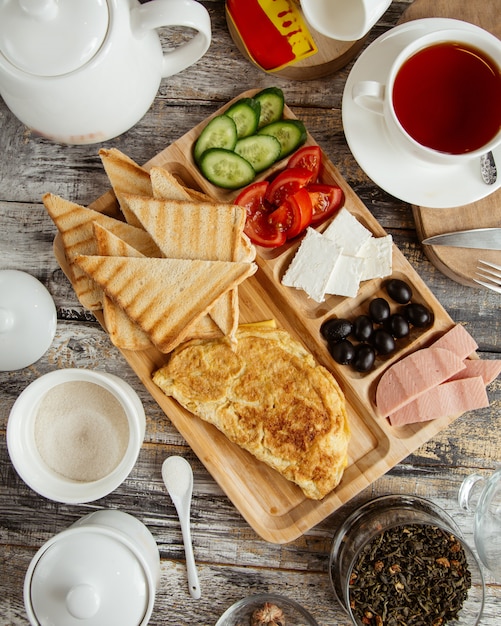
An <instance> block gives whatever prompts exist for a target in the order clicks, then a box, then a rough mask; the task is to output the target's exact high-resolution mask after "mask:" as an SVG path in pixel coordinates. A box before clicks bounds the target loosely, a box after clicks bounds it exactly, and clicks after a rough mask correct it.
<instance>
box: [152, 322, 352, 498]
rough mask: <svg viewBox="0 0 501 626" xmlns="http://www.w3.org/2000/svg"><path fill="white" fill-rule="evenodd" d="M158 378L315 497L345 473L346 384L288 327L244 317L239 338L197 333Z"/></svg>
mask: <svg viewBox="0 0 501 626" xmlns="http://www.w3.org/2000/svg"><path fill="white" fill-rule="evenodd" d="M153 381H154V382H155V384H156V385H158V386H159V387H160V388H161V389H162V390H163V392H164V393H165V394H167V395H168V396H172V397H173V398H174V399H175V400H177V402H179V404H181V406H183V407H184V408H185V409H187V410H188V411H190V412H191V413H193V414H195V415H197V416H198V417H200V418H201V419H203V420H205V421H207V422H209V423H211V424H214V425H215V426H216V427H217V428H218V429H219V430H220V431H221V432H223V433H224V434H225V435H226V437H228V439H229V440H230V441H232V442H233V443H235V444H237V445H239V446H241V447H242V448H243V449H245V450H247V451H248V452H250V453H251V454H253V455H254V456H255V457H256V458H257V459H259V460H260V461H263V462H264V463H267V464H268V465H269V466H271V467H272V468H274V469H275V470H276V471H278V472H279V473H280V474H281V475H282V476H284V477H285V478H287V479H288V480H290V481H292V482H294V483H296V484H297V485H298V486H299V487H300V488H301V489H302V491H303V493H304V494H305V496H306V497H307V498H311V499H314V500H320V499H322V498H323V497H324V496H325V495H326V494H328V493H329V492H330V491H332V490H333V489H334V488H335V487H336V486H337V485H338V484H339V482H340V481H341V478H342V475H343V472H344V469H345V467H346V465H347V462H348V444H349V440H350V428H349V424H348V417H347V413H346V405H345V398H344V395H343V392H342V391H341V389H340V387H339V385H338V383H337V381H336V380H335V379H334V377H333V376H332V374H331V373H330V372H329V371H328V370H327V369H325V368H324V367H322V366H321V365H318V364H317V363H316V362H315V360H314V358H313V356H312V355H311V354H310V353H309V352H308V351H307V350H306V349H305V348H304V347H303V346H302V345H301V344H300V343H299V342H298V341H296V340H295V339H294V338H293V337H291V335H290V334H289V333H288V332H287V331H285V330H281V329H276V328H270V327H265V326H259V325H258V326H253V325H249V326H247V327H246V326H245V325H244V326H241V327H239V329H238V331H237V343H236V345H232V344H231V343H230V342H229V341H228V340H227V339H225V338H219V339H193V340H191V341H188V342H186V343H184V344H182V345H180V346H178V347H177V348H176V349H175V350H174V351H173V352H172V354H171V357H170V359H169V362H168V363H167V364H166V365H164V366H163V367H162V368H160V369H159V370H157V371H156V372H155V373H154V374H153Z"/></svg>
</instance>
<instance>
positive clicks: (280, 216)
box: [268, 187, 312, 239]
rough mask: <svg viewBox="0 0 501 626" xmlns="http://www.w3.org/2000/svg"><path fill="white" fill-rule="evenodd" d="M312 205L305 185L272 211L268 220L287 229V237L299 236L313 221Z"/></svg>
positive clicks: (284, 229)
mask: <svg viewBox="0 0 501 626" xmlns="http://www.w3.org/2000/svg"><path fill="white" fill-rule="evenodd" d="M311 215H312V207H311V199H310V194H309V193H308V191H307V190H306V188H305V187H301V189H299V191H296V193H294V194H292V195H291V196H289V197H288V198H286V199H285V200H284V202H283V203H282V204H281V205H280V206H279V207H278V209H275V210H274V211H273V212H272V213H270V215H269V217H268V221H269V223H270V224H272V225H275V226H276V227H277V228H280V229H281V230H283V231H285V234H286V237H287V239H292V238H293V237H297V235H299V234H300V233H302V232H303V230H304V229H305V228H306V227H307V226H309V224H310V222H311Z"/></svg>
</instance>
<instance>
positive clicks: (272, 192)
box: [265, 167, 314, 207]
mask: <svg viewBox="0 0 501 626" xmlns="http://www.w3.org/2000/svg"><path fill="white" fill-rule="evenodd" d="M312 176H313V174H312V173H311V172H310V170H306V169H303V168H300V167H291V168H289V167H288V168H286V169H285V170H283V171H282V172H280V174H279V175H278V176H277V177H276V178H274V179H273V180H272V181H271V183H270V185H269V187H268V190H267V191H266V195H265V198H266V200H267V201H268V202H269V203H270V204H272V205H273V206H275V207H279V206H280V205H281V204H283V202H284V200H285V199H286V198H287V197H288V196H291V195H292V194H294V193H296V191H299V189H301V187H305V186H306V185H308V184H309V183H312V182H313V180H314V179H313V178H312Z"/></svg>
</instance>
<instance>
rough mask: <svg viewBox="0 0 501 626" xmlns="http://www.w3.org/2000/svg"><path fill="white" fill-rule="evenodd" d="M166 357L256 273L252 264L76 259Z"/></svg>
mask: <svg viewBox="0 0 501 626" xmlns="http://www.w3.org/2000/svg"><path fill="white" fill-rule="evenodd" d="M75 262H76V263H77V264H78V266H79V267H80V268H81V269H82V270H83V271H85V272H86V273H87V274H88V275H89V276H90V277H91V278H92V279H93V280H94V281H96V283H97V284H98V285H100V286H101V287H102V288H103V289H104V291H105V293H106V295H108V296H109V297H110V298H112V299H113V300H114V301H115V302H116V303H117V304H118V305H119V306H120V307H121V308H122V309H124V311H125V312H126V313H127V315H128V316H129V318H130V319H132V320H134V321H135V322H136V323H137V324H138V325H139V326H140V327H141V328H142V329H143V330H144V331H145V332H146V333H148V335H149V337H150V339H151V340H152V341H153V343H154V344H155V345H156V346H157V348H158V349H159V350H160V351H162V352H170V351H171V350H172V349H173V348H174V347H175V346H177V345H179V343H181V342H182V341H183V340H184V338H185V337H186V336H187V334H188V333H189V331H190V325H191V324H192V323H194V322H195V321H197V320H199V319H200V318H201V317H202V316H203V315H205V314H206V313H207V311H208V310H209V309H210V308H211V306H212V305H213V304H214V302H215V301H216V300H217V298H219V297H220V296H221V295H222V294H224V293H226V292H227V291H229V290H230V289H232V288H233V287H235V286H236V285H238V284H240V283H241V282H242V281H244V280H245V279H246V278H248V277H249V276H251V275H252V274H253V273H254V272H255V271H256V269H257V267H256V265H255V264H253V263H235V262H225V261H203V260H188V259H151V258H128V257H107V256H86V255H83V256H80V257H78V258H76V259H75Z"/></svg>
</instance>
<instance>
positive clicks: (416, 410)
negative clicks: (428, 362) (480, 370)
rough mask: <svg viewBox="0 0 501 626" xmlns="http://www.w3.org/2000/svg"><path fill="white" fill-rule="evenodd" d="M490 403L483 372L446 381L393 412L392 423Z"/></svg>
mask: <svg viewBox="0 0 501 626" xmlns="http://www.w3.org/2000/svg"><path fill="white" fill-rule="evenodd" d="M486 406H489V399H488V397H487V392H486V390H485V383H484V380H483V378H482V377H481V376H475V377H473V378H462V379H459V380H452V381H449V382H445V383H443V384H441V385H438V386H437V387H434V388H433V389H429V390H428V391H427V392H426V393H423V394H421V395H420V396H419V397H417V398H415V399H414V400H413V401H412V402H409V403H407V404H406V405H405V406H403V407H402V408H401V409H399V410H397V411H395V412H393V413H391V414H390V415H389V419H390V423H391V425H392V426H404V425H406V424H412V423H415V422H427V421H429V420H432V419H436V418H439V417H445V416H453V415H459V414H461V413H464V412H465V411H470V410H473V409H480V408H482V407H486Z"/></svg>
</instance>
